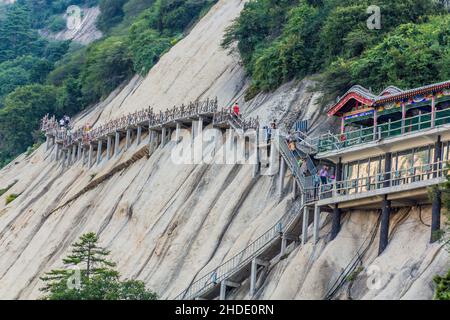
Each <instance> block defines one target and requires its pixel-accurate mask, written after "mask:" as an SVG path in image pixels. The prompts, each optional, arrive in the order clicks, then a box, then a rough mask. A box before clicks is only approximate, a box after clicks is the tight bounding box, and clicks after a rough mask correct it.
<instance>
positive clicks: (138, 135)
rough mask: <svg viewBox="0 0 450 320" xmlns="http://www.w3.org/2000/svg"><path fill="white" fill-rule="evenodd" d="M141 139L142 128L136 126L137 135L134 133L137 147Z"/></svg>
mask: <svg viewBox="0 0 450 320" xmlns="http://www.w3.org/2000/svg"><path fill="white" fill-rule="evenodd" d="M141 139H142V127H141V126H138V127H137V133H136V145H137V146H138V145H140V144H141Z"/></svg>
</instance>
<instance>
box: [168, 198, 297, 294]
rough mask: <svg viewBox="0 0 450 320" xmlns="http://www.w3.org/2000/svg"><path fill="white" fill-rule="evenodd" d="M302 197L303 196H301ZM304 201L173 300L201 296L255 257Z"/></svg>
mask: <svg viewBox="0 0 450 320" xmlns="http://www.w3.org/2000/svg"><path fill="white" fill-rule="evenodd" d="M302 198H303V197H302ZM303 207H304V203H303V202H301V201H298V202H297V204H296V206H294V208H293V209H292V210H291V211H290V212H288V213H286V214H285V215H283V216H282V217H281V218H280V219H279V220H278V221H277V223H276V224H275V225H274V226H272V227H271V228H270V229H269V230H267V231H266V232H265V233H263V234H262V235H261V236H260V237H259V238H257V239H256V240H254V241H253V242H251V243H250V244H249V245H248V246H247V247H245V248H244V249H243V250H242V251H240V252H239V253H238V254H236V255H234V256H233V257H232V258H230V259H228V260H227V261H225V262H224V263H222V264H221V265H219V266H218V267H217V268H215V269H214V270H213V271H211V272H208V273H207V274H205V275H204V276H202V277H200V278H199V279H198V280H196V281H194V282H193V283H192V284H191V285H190V286H189V287H188V288H187V289H186V290H184V291H183V292H181V293H180V294H179V295H178V296H176V297H175V300H191V299H195V298H196V297H199V296H201V295H202V294H203V293H205V292H207V291H208V290H209V289H211V288H212V287H214V286H216V285H217V284H219V283H220V282H221V281H223V280H226V279H228V278H229V277H230V276H231V275H232V274H233V273H234V272H237V271H239V270H241V268H242V267H243V266H244V265H245V264H247V263H249V262H250V261H251V260H252V259H254V258H256V257H257V256H258V255H259V254H260V253H261V252H262V251H263V250H264V249H266V248H267V247H269V245H270V244H271V243H273V241H275V240H277V239H279V238H280V237H281V235H282V234H283V233H284V232H285V231H286V230H288V229H289V227H290V226H291V224H292V222H293V221H294V220H295V218H296V217H297V215H298V214H299V212H302V208H303Z"/></svg>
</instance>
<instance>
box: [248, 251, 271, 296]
mask: <svg viewBox="0 0 450 320" xmlns="http://www.w3.org/2000/svg"><path fill="white" fill-rule="evenodd" d="M258 266H263V267H268V266H269V262H267V261H263V260H260V259H257V258H254V259H253V260H252V266H251V273H250V296H251V297H253V296H254V295H255V293H256V289H257V288H256V280H257V275H258Z"/></svg>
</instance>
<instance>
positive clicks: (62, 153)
mask: <svg viewBox="0 0 450 320" xmlns="http://www.w3.org/2000/svg"><path fill="white" fill-rule="evenodd" d="M61 156H62V165H63V167H65V166H66V160H67V150H61Z"/></svg>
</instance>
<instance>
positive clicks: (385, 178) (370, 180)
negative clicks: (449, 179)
mask: <svg viewBox="0 0 450 320" xmlns="http://www.w3.org/2000/svg"><path fill="white" fill-rule="evenodd" d="M449 169H450V168H449V166H448V165H447V163H444V162H442V161H439V162H435V163H430V164H424V165H420V166H414V167H410V168H405V169H400V170H394V171H391V172H383V173H377V174H376V175H370V176H366V177H361V178H356V179H348V180H343V181H337V182H336V181H335V182H333V183H330V184H327V185H321V186H319V187H317V188H316V189H317V190H318V191H315V192H314V194H318V195H319V199H320V200H324V199H330V198H339V197H342V196H348V195H352V194H361V195H363V194H364V193H368V192H370V191H374V190H381V189H387V188H392V187H397V186H402V185H413V184H414V183H419V182H423V181H427V180H432V179H435V178H442V177H446V176H447V173H448V171H449Z"/></svg>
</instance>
